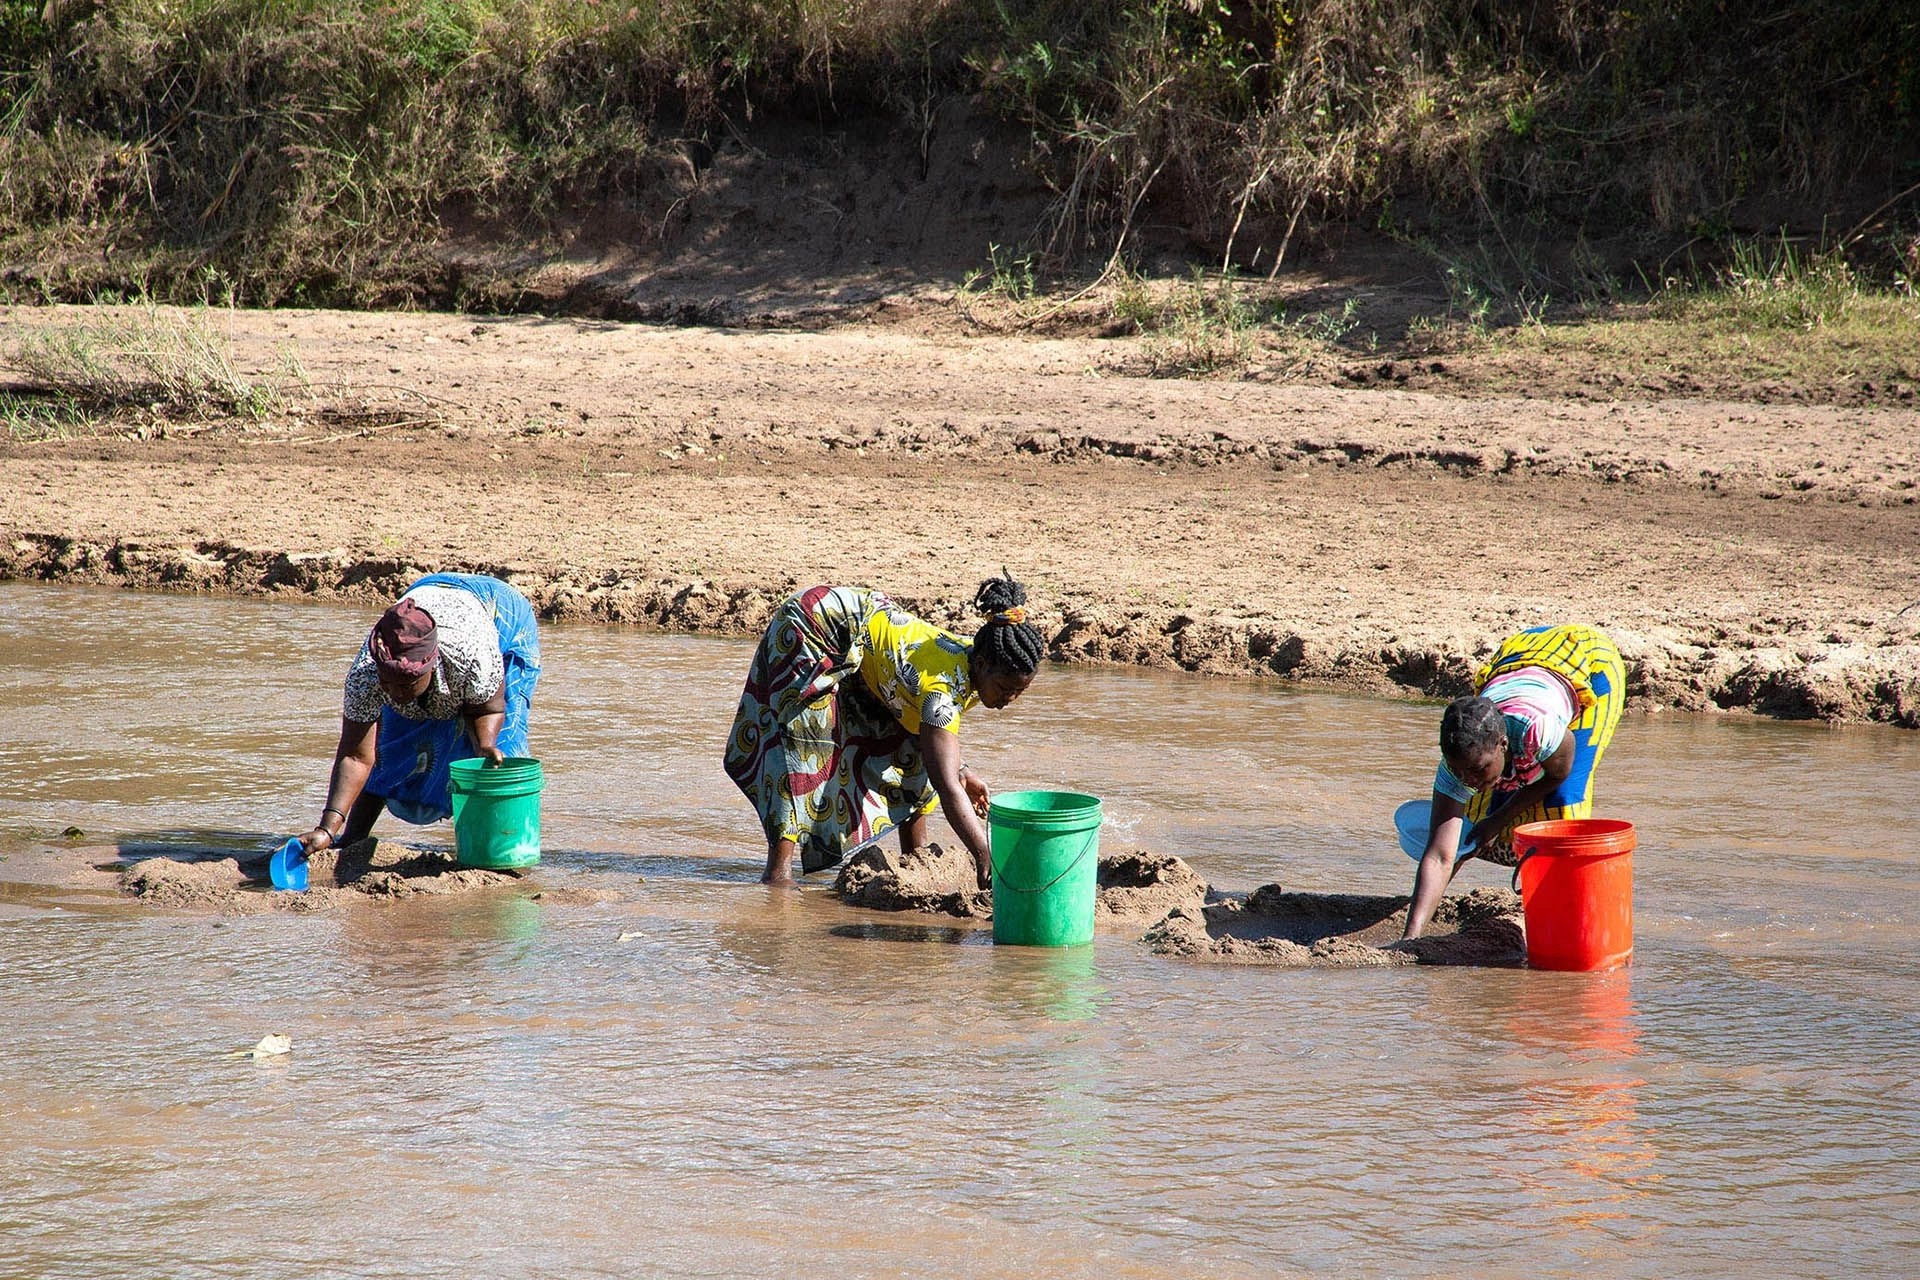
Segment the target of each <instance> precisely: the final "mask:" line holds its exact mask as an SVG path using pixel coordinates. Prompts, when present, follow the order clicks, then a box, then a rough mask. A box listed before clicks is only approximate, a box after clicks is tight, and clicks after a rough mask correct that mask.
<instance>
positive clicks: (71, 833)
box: [60, 827, 87, 840]
mask: <svg viewBox="0 0 1920 1280" xmlns="http://www.w3.org/2000/svg"><path fill="white" fill-rule="evenodd" d="M60 834H61V835H63V836H65V837H66V838H67V839H69V840H78V839H79V838H80V837H81V836H84V835H85V834H87V833H86V832H84V831H82V830H81V829H80V828H78V827H68V828H67V829H66V830H65V831H62V832H61V833H60Z"/></svg>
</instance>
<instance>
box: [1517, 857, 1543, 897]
mask: <svg viewBox="0 0 1920 1280" xmlns="http://www.w3.org/2000/svg"><path fill="white" fill-rule="evenodd" d="M1539 852H1540V851H1539V850H1538V849H1529V850H1527V851H1526V852H1525V853H1523V854H1521V855H1520V856H1519V857H1518V858H1516V859H1514V863H1513V891H1514V892H1515V893H1518V892H1520V868H1521V867H1523V866H1525V865H1526V863H1527V859H1528V858H1531V857H1533V856H1534V855H1535V854H1537V853H1539Z"/></svg>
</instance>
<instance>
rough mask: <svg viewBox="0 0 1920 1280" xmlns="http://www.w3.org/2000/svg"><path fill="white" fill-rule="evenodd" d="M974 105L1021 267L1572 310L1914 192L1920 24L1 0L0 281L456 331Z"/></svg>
mask: <svg viewBox="0 0 1920 1280" xmlns="http://www.w3.org/2000/svg"><path fill="white" fill-rule="evenodd" d="M48 14H50V15H52V21H51V23H49V22H48V21H47V20H46V19H45V17H44V16H43V15H48ZM54 68H58V74H57V75H56V74H54V70H53V69H54ZM956 97H965V98H968V99H970V100H972V101H976V102H980V103H984V104H986V105H987V106H988V108H989V109H990V110H991V111H993V112H995V113H997V114H998V115H999V116H1000V117H1001V119H1003V120H1005V121H1008V122H1012V123H1015V124H1016V125H1019V126H1022V127H1024V129H1025V130H1026V132H1027V135H1028V137H1029V138H1030V140H1031V141H1030V145H1031V150H1030V154H1029V159H1030V161H1031V162H1032V164H1033V165H1034V166H1035V167H1036V169H1037V170H1038V171H1039V172H1040V173H1042V174H1043V175H1045V177H1046V178H1047V179H1048V180H1049V181H1050V182H1052V183H1053V185H1054V188H1055V190H1056V191H1057V193H1058V200H1057V201H1056V203H1055V205H1054V208H1053V212H1052V214H1051V215H1050V217H1049V218H1048V219H1047V220H1046V224H1045V225H1044V226H1041V227H1038V228H1009V231H1010V232H1012V234H1011V235H1009V236H1007V237H1003V243H1009V242H1014V241H1019V242H1020V243H1021V244H1022V246H1023V247H1022V248H1020V249H1019V250H1016V251H1015V252H1016V254H1024V253H1031V254H1032V255H1034V256H1035V257H1036V259H1037V260H1038V261H1040V262H1041V264H1042V265H1043V266H1044V267H1049V268H1053V267H1059V266H1061V265H1062V264H1066V263H1084V262H1085V261H1086V259H1087V258H1088V256H1089V255H1091V258H1092V260H1093V261H1094V262H1095V263H1101V262H1105V263H1109V264H1111V263H1117V262H1121V261H1124V260H1125V258H1126V255H1127V254H1128V253H1129V252H1130V249H1131V246H1132V245H1133V242H1134V239H1135V233H1136V231H1137V230H1138V229H1139V227H1140V226H1141V224H1142V223H1143V222H1144V221H1146V220H1147V219H1148V217H1149V215H1151V218H1152V220H1154V221H1155V222H1157V223H1160V224H1162V225H1163V227H1164V226H1165V225H1167V224H1169V223H1170V224H1172V225H1174V226H1177V227H1178V228H1179V230H1180V231H1181V232H1182V233H1183V234H1184V235H1185V236H1186V237H1188V238H1189V239H1190V240H1191V241H1192V242H1194V243H1197V244H1201V245H1205V246H1207V249H1206V252H1207V253H1208V254H1209V255H1211V256H1213V257H1214V258H1215V262H1214V263H1213V264H1212V265H1214V266H1216V267H1217V268H1218V269H1220V270H1223V271H1228V270H1232V271H1238V272H1239V273H1240V274H1241V275H1242V276H1249V277H1251V276H1255V275H1258V276H1266V275H1269V274H1270V273H1271V272H1272V271H1273V270H1274V269H1275V268H1276V267H1277V266H1278V265H1280V264H1281V263H1283V262H1286V261H1290V260H1291V259H1292V258H1293V257H1295V256H1296V254H1297V249H1298V247H1299V245H1300V244H1302V243H1303V242H1304V241H1305V240H1306V239H1308V238H1309V237H1310V236H1311V235H1313V234H1315V233H1317V232H1319V231H1320V230H1322V229H1324V228H1325V227H1327V226H1328V225H1330V224H1334V223H1338V222H1341V221H1350V220H1354V219H1364V220H1369V221H1374V222H1381V221H1383V220H1391V221H1392V222H1393V224H1394V225H1395V226H1396V227H1398V228H1400V229H1402V230H1403V231H1405V232H1406V233H1407V234H1412V235H1419V236H1425V237H1431V238H1433V239H1434V240H1435V241H1436V242H1437V243H1439V242H1445V243H1452V244H1460V243H1467V244H1478V245H1482V246H1485V248H1486V251H1487V256H1488V257H1489V258H1490V259H1491V261H1492V263H1493V265H1494V266H1495V268H1496V269H1497V273H1498V274H1500V275H1504V276H1516V277H1527V276H1529V275H1539V276H1541V278H1540V279H1537V280H1535V281H1534V285H1535V291H1536V293H1546V292H1552V293H1554V294H1557V295H1559V296H1561V297H1563V298H1564V297H1568V296H1570V294H1569V287H1568V286H1569V282H1568V281H1567V280H1566V279H1564V278H1561V279H1554V280H1551V281H1549V280H1547V279H1546V278H1545V276H1547V275H1550V274H1552V273H1551V272H1550V271H1548V270H1546V269H1543V268H1540V267H1538V266H1537V264H1536V260H1537V259H1540V258H1541V257H1542V254H1541V253H1540V251H1539V250H1540V246H1542V245H1553V244H1564V243H1567V242H1570V241H1572V240H1574V239H1576V238H1578V237H1579V236H1581V235H1583V234H1585V235H1593V236H1596V237H1606V236H1611V237H1612V238H1613V239H1614V240H1615V241H1619V242H1621V243H1622V245H1623V246H1624V249H1625V250H1627V251H1630V252H1631V253H1633V254H1634V255H1635V256H1636V260H1637V261H1639V262H1641V263H1643V264H1652V263H1657V262H1658V261H1660V260H1661V259H1663V258H1664V257H1665V256H1666V254H1667V253H1668V252H1669V251H1670V250H1671V248H1672V247H1673V245H1674V244H1676V243H1679V242H1681V241H1683V240H1689V239H1692V240H1700V241H1703V242H1704V241H1713V240H1719V239H1724V237H1725V235H1726V234H1727V233H1728V231H1730V230H1731V222H1730V219H1732V218H1733V217H1734V216H1735V213H1736V211H1737V209H1738V208H1739V207H1740V206H1741V205H1742V204H1743V202H1750V201H1754V200H1756V199H1761V198H1764V199H1765V200H1767V201H1771V202H1773V203H1776V204H1785V205H1790V206H1792V207H1794V208H1796V209H1800V210H1803V211H1808V212H1811V213H1814V214H1817V213H1818V212H1820V211H1824V210H1830V209H1834V208H1837V207H1839V203H1838V202H1840V201H1841V200H1842V197H1843V195H1844V191H1845V189H1846V187H1847V184H1848V183H1849V182H1850V181H1856V180H1857V175H1860V174H1869V175H1871V174H1873V173H1883V172H1889V171H1890V172H1892V173H1894V174H1895V175H1897V174H1898V172H1899V171H1898V167H1897V164H1893V165H1892V167H1891V169H1889V165H1890V163H1891V161H1890V157H1891V158H1897V157H1898V156H1899V155H1901V154H1903V150H1902V149H1903V148H1904V149H1905V150H1906V152H1911V151H1912V150H1913V149H1914V148H1915V147H1916V146H1920V16H1916V15H1915V14H1914V12H1913V9H1912V6H1911V4H1910V2H1909V0H1860V2H1859V3H1855V4H1848V5H1833V4H1828V3H1824V0H1763V2H1762V3H1757V4H1752V5H1739V6H1732V7H1728V6H1725V5H1717V4H1712V3H1704V2H1702V3H1684V4H1675V5H1664V6H1653V7H1651V8H1648V7H1647V6H1626V5H1617V4H1606V3H1603V4H1594V3H1588V2H1587V0H1552V2H1550V3H1542V4H1533V5H1524V6H1518V5H1494V6H1484V5H1483V6H1459V5H1450V4H1444V3H1441V2H1440V0H1389V2H1388V3H1374V2H1372V0H1308V2H1306V3H1300V4H1289V5H1280V4H1276V3H1271V2H1270V0H1144V2H1143V3H1137V4H1125V5H1087V4H1084V3H1079V2H1077V0H1029V2H1023V3H1019V4H1013V3H1007V2H1006V0H876V2H874V3H861V4H851V3H847V2H846V0H787V2H785V3H781V4H767V3H765V2H764V0H652V2H650V3H645V4H625V3H621V2H620V0H400V2H399V3H396V4H391V5H383V6H359V5H335V4H328V3H323V2H322V0H99V3H97V4H88V5H81V4H73V3H65V2H61V0H56V3H54V4H52V5H43V3H42V0H0V260H5V261H10V262H12V263H14V264H26V266H25V267H24V268H22V267H20V266H18V265H16V267H15V268H14V269H13V270H12V271H11V272H10V273H0V276H9V275H10V277H11V279H10V281H9V279H7V278H0V289H5V288H9V287H10V288H12V289H13V290H15V291H16V292H18V291H26V292H29V293H30V292H32V291H33V290H34V289H35V288H38V287H43V286H44V287H46V288H49V289H51V290H52V291H53V292H54V293H55V294H57V295H58V296H60V297H63V298H67V299H76V298H84V297H86V296H87V295H89V294H90V293H92V292H93V291H95V290H97V289H98V288H100V287H101V286H102V285H114V286H116V287H117V286H124V284H125V283H126V282H127V281H128V280H131V279H132V278H134V277H136V276H144V279H145V280H146V282H147V285H148V287H149V288H150V289H152V290H153V291H154V292H155V293H156V295H157V296H161V297H165V298H168V299H170V300H174V301H182V300H193V299H196V298H199V297H201V296H204V295H205V294H206V292H207V290H208V285H209V279H212V280H215V281H217V284H218V289H219V290H220V291H227V292H231V293H232V294H233V295H234V296H236V297H238V298H240V299H242V300H245V301H248V302H256V303H260V302H264V303H276V302H300V301H308V302H322V301H324V302H333V303H342V304H347V305H363V306H393V305H417V304H421V303H426V304H433V305H459V304H460V303H461V302H462V301H463V300H464V295H463V289H465V288H466V287H467V286H465V285H463V283H462V282H461V281H460V280H459V279H457V278H455V277H454V276H452V275H451V274H450V273H449V272H448V271H447V270H446V269H445V268H444V267H443V266H441V265H440V264H439V263H438V261H437V260H436V259H435V257H434V256H433V254H432V252H431V250H432V248H433V246H434V245H435V244H436V242H437V241H438V240H439V239H440V238H441V237H442V236H443V235H444V234H445V230H444V229H445V228H446V226H447V225H448V224H449V222H450V221H457V222H459V223H460V224H461V225H463V226H468V227H471V226H475V225H480V226H487V227H492V228H495V229H497V230H499V231H501V232H502V233H503V234H504V233H512V234H513V235H516V236H520V237H523V238H526V237H536V238H537V237H538V236H539V235H540V234H542V232H543V230H546V229H551V228H552V227H553V226H555V225H556V224H557V222H563V221H564V220H565V219H566V218H567V217H569V216H570V215H571V214H572V213H573V212H575V211H577V210H579V209H581V208H583V207H596V206H602V205H611V206H614V207H616V208H617V209H619V210H620V211H621V212H622V215H623V217H626V218H627V219H628V220H629V222H630V223H631V224H632V225H636V226H643V227H644V226H646V225H650V220H660V219H664V218H665V217H666V216H668V215H667V205H662V206H661V207H655V206H656V204H660V193H661V192H662V191H664V190H666V189H667V188H669V187H670V186H671V185H672V182H673V180H674V177H673V175H675V174H677V173H681V172H684V171H685V169H686V168H687V167H688V165H689V164H690V163H691V162H690V160H689V159H688V157H689V156H692V155H695V154H697V153H698V152H699V151H700V149H701V148H703V147H708V146H710V145H711V144H712V142H713V141H714V140H716V139H718V138H722V137H727V136H741V137H749V136H750V135H751V133H752V130H753V129H754V128H755V126H756V122H758V121H761V120H764V119H765V118H766V117H768V116H770V115H783V114H784V115H785V116H787V117H789V118H799V119H805V120H807V121H809V122H816V123H825V124H827V125H829V126H832V125H835V124H838V123H853V122H863V123H864V125H865V126H866V127H877V128H879V129H882V130H887V131H892V132H899V131H903V130H905V131H911V132H912V133H913V134H914V135H917V136H920V137H922V138H923V139H924V137H925V136H926V134H927V132H928V131H929V130H930V129H931V128H932V125H933V120H934V117H935V115H936V113H937V110H938V107H939V104H940V103H941V102H942V101H945V100H948V99H952V98H956ZM1896 185H1897V183H1896ZM1856 194H1857V193H1856ZM1893 194H1894V191H1893V188H1891V187H1889V188H1887V190H1885V191H1880V192H1876V193H1875V194H1874V195H1873V196H1872V197H1871V199H1872V201H1874V202H1879V200H1880V198H1881V197H1882V196H1886V195H1893ZM667 204H668V205H670V201H668V202H667ZM1915 204H1916V201H1915V200H1912V199H1909V200H1906V201H1904V202H1902V201H1901V200H1899V199H1895V200H1892V201H1890V202H1888V203H1886V204H1885V206H1884V207H1883V208H1880V209H1877V210H1875V215H1874V218H1873V219H1869V220H1868V223H1867V224H1863V225H1862V226H1861V227H1860V228H1859V231H1860V233H1861V234H1860V235H1859V236H1858V237H1857V238H1853V239H1850V241H1849V243H1848V244H1847V246H1846V247H1847V250H1848V252H1849V254H1850V255H1851V256H1852V257H1853V258H1854V259H1855V261H1856V262H1867V263H1869V264H1870V265H1871V266H1872V267H1873V268H1874V269H1875V270H1876V271H1879V272H1880V273H1881V274H1882V275H1885V274H1886V273H1887V271H1888V270H1889V269H1891V265H1892V264H1896V263H1897V262H1898V260H1899V259H1900V258H1901V256H1902V255H1903V254H1905V255H1908V256H1913V255H1914V254H1915V253H1916V252H1920V249H1916V246H1920V224H1916V222H1915V217H1916V211H1915ZM1869 224H1870V225H1869ZM1028 232H1031V235H1030V236H1029V235H1027V233H1028ZM1912 269H1913V267H1912V266H1910V267H1909V270H1910V271H1911V270H1912ZM210 272H211V273H212V274H211V277H210V276H209V273H210ZM1651 274H1655V275H1657V274H1658V272H1657V271H1654V272H1652V273H1651ZM115 276H118V277H119V279H114V278H113V277H115ZM1549 285H1551V287H1550V288H1549Z"/></svg>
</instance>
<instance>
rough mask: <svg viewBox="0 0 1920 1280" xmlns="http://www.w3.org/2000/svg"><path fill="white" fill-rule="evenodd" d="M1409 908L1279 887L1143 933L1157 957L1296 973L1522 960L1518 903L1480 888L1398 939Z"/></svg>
mask: <svg viewBox="0 0 1920 1280" xmlns="http://www.w3.org/2000/svg"><path fill="white" fill-rule="evenodd" d="M1406 924H1407V900H1406V899H1405V898H1403V897H1379V896H1372V895H1362V894H1341V893H1288V892H1286V891H1285V890H1284V889H1282V888H1281V887H1280V886H1279V885H1277V884H1270V885H1266V886H1263V887H1262V888H1259V889H1256V890H1254V891H1253V892H1252V893H1251V894H1249V895H1247V897H1246V898H1244V899H1239V898H1235V899H1229V900H1228V901H1225V902H1216V903H1211V904H1209V905H1207V906H1204V907H1192V906H1190V907H1183V908H1180V909H1177V910H1175V911H1174V912H1172V913H1171V914H1169V915H1168V916H1167V917H1166V919H1164V920H1162V921H1161V922H1160V923H1159V924H1157V925H1155V926H1154V927H1153V928H1152V929H1151V930H1149V931H1148V933H1147V938H1146V941H1147V945H1148V946H1149V947H1150V948H1151V949H1152V950H1154V951H1156V952H1158V953H1159V954H1161V955H1168V956H1178V957H1181V958H1183V959H1189V960H1205V961H1213V962H1216V963H1223V964H1256V965H1272V966H1279V967H1284V968H1293V969H1376V968H1384V967H1387V966H1392V965H1409V964H1447V965H1481V966H1489V965H1491V966H1499V967H1509V968H1510V967H1514V966H1517V965H1520V964H1523V963H1525V961H1526V951H1527V947H1526V938H1527V934H1526V920H1525V916H1524V914H1523V913H1522V911H1521V906H1520V895H1519V894H1517V893H1514V892H1512V891H1510V890H1507V889H1488V888H1480V889H1474V890H1471V891H1469V892H1467V893H1464V894H1456V895H1454V896H1453V897H1449V898H1443V899H1441V901H1440V905H1439V906H1438V907H1437V908H1436V909H1435V910H1434V914H1433V920H1432V923H1431V924H1430V926H1429V928H1428V930H1427V932H1425V933H1424V934H1422V935H1421V936H1420V937H1418V938H1415V939H1413V940H1412V941H1410V942H1403V941H1401V940H1400V933H1401V931H1402V930H1403V929H1405V928H1406Z"/></svg>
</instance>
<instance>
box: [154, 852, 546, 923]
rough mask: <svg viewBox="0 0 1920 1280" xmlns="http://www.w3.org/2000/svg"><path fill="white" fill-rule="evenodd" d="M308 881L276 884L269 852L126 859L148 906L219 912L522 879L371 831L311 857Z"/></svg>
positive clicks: (314, 906) (332, 903)
mask: <svg viewBox="0 0 1920 1280" xmlns="http://www.w3.org/2000/svg"><path fill="white" fill-rule="evenodd" d="M307 876H308V887H307V888H306V889H305V890H304V891H301V892H297V893H296V892H293V891H289V890H271V891H269V892H266V893H262V892H260V890H261V888H262V887H263V886H265V885H267V884H268V878H267V859H266V857H265V856H264V855H253V856H247V857H233V856H229V855H224V854H220V853H216V852H209V853H207V854H205V855H203V856H199V857H193V856H188V857H167V858H141V859H138V860H137V861H133V862H130V863H128V864H126V865H125V867H124V869H123V870H121V872H120V875H119V886H120V888H121V890H122V891H123V892H125V893H127V894H130V895H131V896H132V897H134V898H135V899H137V900H139V901H140V902H142V903H145V904H146V905H148V906H155V907H174V908H180V909H184V910H189V911H199V912H212V913H216V914H219V915H256V914H259V913H261V912H266V911H297V912H314V911H329V910H334V909H338V908H341V907H345V906H349V905H352V904H355V903H361V902H368V901H388V902H390V901H394V900H397V899H400V898H411V897H415V896H419V895H431V896H439V895H446V894H456V893H471V892H473V891H475V890H479V889H494V888H499V887H501V886H503V885H513V884H517V883H519V882H520V879H521V877H520V876H519V875H517V874H515V873H513V872H510V871H487V870H481V869H479V868H476V867H463V866H461V865H460V864H459V863H458V862H456V861H455V860H454V858H453V855H452V854H450V853H448V852H446V851H445V850H441V849H426V848H415V847H413V846H411V845H405V844H401V843H399V842H398V841H394V840H381V839H377V838H374V837H369V838H367V839H365V840H361V841H359V842H357V843H355V844H351V845H348V846H347V847H346V848H344V849H341V850H338V851H335V850H332V849H326V850H322V851H321V852H319V853H316V854H314V855H313V857H311V858H310V859H308V861H307Z"/></svg>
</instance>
